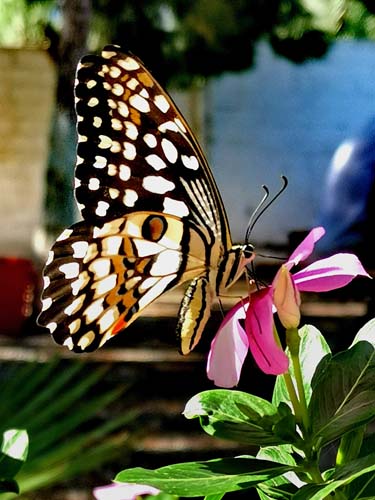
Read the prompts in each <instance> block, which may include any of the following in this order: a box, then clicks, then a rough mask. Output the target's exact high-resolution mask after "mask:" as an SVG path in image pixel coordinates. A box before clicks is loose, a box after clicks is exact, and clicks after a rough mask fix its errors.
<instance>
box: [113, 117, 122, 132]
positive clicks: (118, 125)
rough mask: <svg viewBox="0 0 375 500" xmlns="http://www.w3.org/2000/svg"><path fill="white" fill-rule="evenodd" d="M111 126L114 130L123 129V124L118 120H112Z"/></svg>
mask: <svg viewBox="0 0 375 500" xmlns="http://www.w3.org/2000/svg"><path fill="white" fill-rule="evenodd" d="M111 125H112V128H113V130H121V129H122V123H121V121H120V120H119V119H118V118H112V120H111Z"/></svg>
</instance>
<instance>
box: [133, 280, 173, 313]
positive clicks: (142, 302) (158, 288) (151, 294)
mask: <svg viewBox="0 0 375 500" xmlns="http://www.w3.org/2000/svg"><path fill="white" fill-rule="evenodd" d="M175 277H176V275H175V274H172V275H171V274H170V273H169V276H164V277H163V278H162V279H160V280H159V282H158V283H156V284H155V285H154V286H153V287H152V288H150V290H149V291H148V292H146V293H145V294H144V295H143V297H141V298H140V299H139V302H138V304H139V308H142V307H145V306H146V305H147V304H150V302H152V301H153V300H154V299H156V297H159V295H160V294H161V293H163V291H164V290H165V289H166V288H167V286H168V285H169V283H170V282H171V281H172V280H174V278H175Z"/></svg>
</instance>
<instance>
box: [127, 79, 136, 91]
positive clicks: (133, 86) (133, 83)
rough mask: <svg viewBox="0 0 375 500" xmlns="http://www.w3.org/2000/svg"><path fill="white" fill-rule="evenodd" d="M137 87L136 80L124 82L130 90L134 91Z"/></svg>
mask: <svg viewBox="0 0 375 500" xmlns="http://www.w3.org/2000/svg"><path fill="white" fill-rule="evenodd" d="M138 85H139V81H138V80H137V79H136V78H130V80H128V81H127V82H126V86H127V87H128V88H129V89H130V90H135V89H136V88H137V87H138Z"/></svg>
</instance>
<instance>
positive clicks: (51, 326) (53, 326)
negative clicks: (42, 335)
mask: <svg viewBox="0 0 375 500" xmlns="http://www.w3.org/2000/svg"><path fill="white" fill-rule="evenodd" d="M46 328H48V330H49V333H53V332H54V331H55V330H56V328H57V323H55V322H54V321H52V322H51V323H48V325H47V326H46Z"/></svg>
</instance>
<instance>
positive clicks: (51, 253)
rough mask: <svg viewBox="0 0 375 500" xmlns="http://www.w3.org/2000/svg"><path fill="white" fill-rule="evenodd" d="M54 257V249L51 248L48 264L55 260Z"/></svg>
mask: <svg viewBox="0 0 375 500" xmlns="http://www.w3.org/2000/svg"><path fill="white" fill-rule="evenodd" d="M56 241H57V240H56ZM53 257H54V253H53V250H50V251H49V252H48V258H47V261H46V266H48V265H49V264H51V262H52V261H53Z"/></svg>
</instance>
